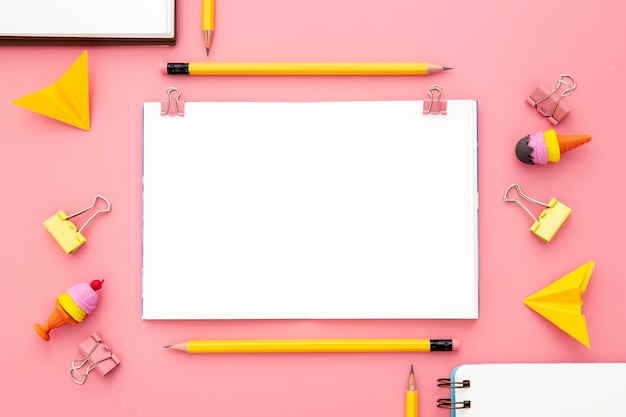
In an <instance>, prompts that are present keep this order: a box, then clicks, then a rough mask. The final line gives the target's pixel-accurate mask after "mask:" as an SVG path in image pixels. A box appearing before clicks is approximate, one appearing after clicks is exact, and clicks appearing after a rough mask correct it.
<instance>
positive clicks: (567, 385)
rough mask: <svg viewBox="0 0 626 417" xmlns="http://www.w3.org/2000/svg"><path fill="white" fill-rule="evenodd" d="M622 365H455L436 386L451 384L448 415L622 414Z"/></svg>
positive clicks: (625, 388) (445, 402)
mask: <svg viewBox="0 0 626 417" xmlns="http://www.w3.org/2000/svg"><path fill="white" fill-rule="evenodd" d="M624 372H626V363H508V364H507V363H500V364H471V365H461V366H459V367H457V368H455V369H454V370H453V371H452V375H451V377H450V379H449V380H439V381H440V386H444V387H448V386H451V385H452V386H454V387H455V388H452V389H451V393H452V396H451V397H450V398H449V399H440V400H438V406H439V407H441V408H451V409H452V410H451V412H452V417H500V416H507V417H528V416H538V417H543V416H546V417H548V416H567V417H589V416H622V417H624V416H626V410H625V409H624V408H623V407H622V405H621V400H622V399H623V398H624V394H625V393H626V379H624V378H622V376H623V375H624Z"/></svg>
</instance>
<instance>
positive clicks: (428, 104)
mask: <svg viewBox="0 0 626 417" xmlns="http://www.w3.org/2000/svg"><path fill="white" fill-rule="evenodd" d="M433 91H435V92H436V94H435V93H433ZM442 93H443V89H442V88H441V87H440V86H438V85H436V84H435V85H433V86H432V87H430V88H429V89H428V97H430V100H428V101H425V102H424V107H423V109H422V113H423V114H446V113H447V107H448V106H447V104H448V103H447V102H446V101H445V100H443V101H442V100H441V94H442ZM435 103H436V104H437V108H436V109H433V104H435Z"/></svg>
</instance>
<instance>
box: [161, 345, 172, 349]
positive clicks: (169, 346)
mask: <svg viewBox="0 0 626 417" xmlns="http://www.w3.org/2000/svg"><path fill="white" fill-rule="evenodd" d="M171 347H172V345H167V346H163V349H169V348H171Z"/></svg>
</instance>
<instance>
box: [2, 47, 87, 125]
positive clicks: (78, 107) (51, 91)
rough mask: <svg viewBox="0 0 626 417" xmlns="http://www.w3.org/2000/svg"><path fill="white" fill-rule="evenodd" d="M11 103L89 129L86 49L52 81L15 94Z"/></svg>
mask: <svg viewBox="0 0 626 417" xmlns="http://www.w3.org/2000/svg"><path fill="white" fill-rule="evenodd" d="M13 104H16V105H18V106H21V107H24V108H25V109H28V110H32V111H34V112H36V113H39V114H43V115H44V116H48V117H51V118H53V119H56V120H59V121H61V122H64V123H67V124H69V125H72V126H75V127H77V128H79V129H83V130H89V129H90V128H91V125H90V121H89V73H88V67H87V51H84V52H83V53H82V54H81V55H80V56H79V57H78V59H77V60H76V61H74V63H73V64H72V66H71V67H69V68H68V70H67V71H65V74H63V75H62V76H61V77H60V78H59V79H58V80H57V81H56V82H55V83H54V84H52V85H49V86H48V87H45V88H42V89H41V90H38V91H35V92H34V93H31V94H29V95H26V96H24V97H22V98H18V99H17V100H15V101H13Z"/></svg>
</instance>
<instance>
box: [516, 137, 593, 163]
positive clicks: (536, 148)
mask: <svg viewBox="0 0 626 417" xmlns="http://www.w3.org/2000/svg"><path fill="white" fill-rule="evenodd" d="M590 141H591V135H557V134H556V132H555V131H554V129H549V130H546V131H545V132H537V133H533V134H531V135H527V136H524V137H523V138H521V139H520V140H519V141H518V142H517V145H516V146H515V155H516V156H517V159H519V160H520V161H522V162H523V163H525V164H530V165H535V164H539V165H544V164H547V163H548V162H559V160H560V159H561V155H562V154H564V153H565V152H567V151H570V150H572V149H574V148H577V147H579V146H582V145H584V144H585V143H587V142H590Z"/></svg>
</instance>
